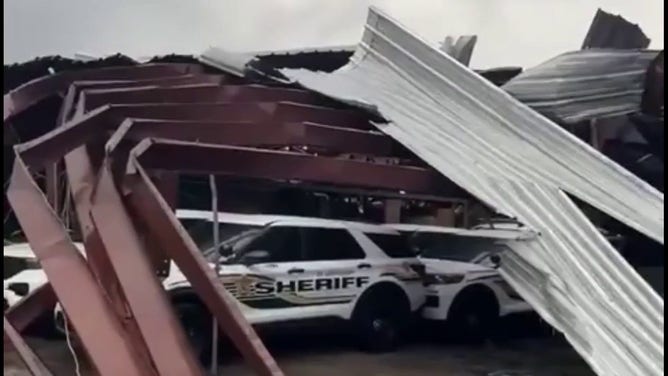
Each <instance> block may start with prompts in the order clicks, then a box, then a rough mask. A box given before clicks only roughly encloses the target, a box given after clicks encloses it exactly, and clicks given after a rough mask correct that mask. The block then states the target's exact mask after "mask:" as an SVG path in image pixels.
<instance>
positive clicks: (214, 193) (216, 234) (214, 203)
mask: <svg viewBox="0 0 668 376" xmlns="http://www.w3.org/2000/svg"><path fill="white" fill-rule="evenodd" d="M209 184H210V185H211V212H212V213H213V245H214V251H215V253H214V255H215V257H216V258H215V265H216V266H215V269H216V276H218V275H220V273H219V269H220V257H218V256H219V254H220V253H219V249H218V247H219V246H220V228H219V227H218V188H217V187H216V177H215V176H214V175H209ZM211 316H212V318H213V325H212V329H211V330H212V332H211V375H214V376H215V375H216V374H217V373H218V322H217V320H216V316H215V315H211Z"/></svg>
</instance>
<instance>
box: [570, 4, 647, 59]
mask: <svg viewBox="0 0 668 376" xmlns="http://www.w3.org/2000/svg"><path fill="white" fill-rule="evenodd" d="M649 42H650V40H649V38H647V36H646V35H645V33H643V31H642V30H641V29H640V27H639V26H638V25H636V24H632V23H630V22H629V21H627V20H625V19H624V17H621V16H615V15H613V14H610V13H608V12H605V11H603V10H602V9H600V8H599V9H598V10H597V11H596V15H595V16H594V19H593V20H592V22H591V26H589V31H587V35H586V36H585V39H584V42H582V49H583V50H584V49H589V48H615V49H641V48H647V46H649Z"/></svg>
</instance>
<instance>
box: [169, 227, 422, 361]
mask: <svg viewBox="0 0 668 376" xmlns="http://www.w3.org/2000/svg"><path fill="white" fill-rule="evenodd" d="M222 248H223V249H222V250H221V251H220V253H221V254H226V255H229V256H227V257H225V258H224V261H223V262H222V265H221V266H220V277H221V279H222V280H223V284H224V285H225V287H226V288H227V290H228V291H229V292H230V293H231V294H232V295H233V296H234V297H235V298H236V299H237V302H238V305H239V308H240V309H241V311H242V312H243V314H244V316H245V317H246V319H247V320H248V321H249V322H250V323H251V324H252V325H256V326H257V325H265V324H279V323H288V322H290V323H298V322H313V320H325V319H339V320H345V321H347V322H348V323H350V324H352V325H351V328H352V329H353V330H352V333H354V334H355V335H356V336H357V337H358V339H359V341H360V342H359V343H360V345H362V347H363V348H364V349H366V350H369V351H389V350H392V349H394V348H395V346H396V344H397V343H398V341H399V340H400V338H401V334H402V331H403V330H404V329H405V327H406V325H407V324H408V323H409V322H410V320H411V318H412V316H413V314H414V313H417V312H418V311H419V309H420V308H421V307H422V305H423V304H424V301H425V294H424V286H423V279H422V278H423V270H424V266H423V265H422V264H421V263H420V262H419V260H418V259H417V258H416V257H415V256H414V254H412V252H411V251H410V249H409V248H408V247H407V246H406V244H405V242H404V238H403V237H402V235H401V234H400V233H399V232H398V231H395V230H393V229H390V228H387V227H384V226H381V225H372V224H366V223H358V222H348V221H338V220H328V219H319V218H306V217H301V218H300V217H292V218H290V219H280V220H276V221H273V222H271V223H269V224H267V225H266V226H265V227H264V228H262V229H261V230H254V231H249V232H245V233H242V234H240V235H239V236H236V237H233V238H232V239H231V240H228V241H226V242H223V247H222ZM163 285H164V286H165V289H166V290H167V291H168V293H169V295H170V297H171V299H172V301H173V303H174V306H175V309H176V312H177V314H178V315H179V317H180V319H181V322H182V324H183V325H184V328H185V329H186V332H187V334H188V335H189V337H190V339H191V341H192V342H193V345H194V346H195V349H196V351H198V352H199V353H200V354H201V355H202V357H206V355H207V354H208V349H209V343H210V339H209V335H210V333H211V330H210V325H211V319H210V318H208V317H209V314H208V313H207V311H206V309H205V308H204V307H203V305H202V304H201V303H200V301H199V299H198V298H197V296H196V295H195V294H194V293H193V291H192V289H191V287H190V284H189V283H188V281H187V280H186V278H185V277H184V276H183V275H182V274H181V273H180V272H179V271H178V269H175V270H173V271H172V272H170V275H169V276H168V277H167V278H166V279H165V280H164V281H163Z"/></svg>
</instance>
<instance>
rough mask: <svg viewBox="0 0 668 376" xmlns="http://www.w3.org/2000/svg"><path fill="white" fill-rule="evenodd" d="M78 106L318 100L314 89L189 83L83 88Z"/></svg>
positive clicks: (84, 108) (300, 101) (308, 102)
mask: <svg viewBox="0 0 668 376" xmlns="http://www.w3.org/2000/svg"><path fill="white" fill-rule="evenodd" d="M79 98H80V99H79V104H78V105H79V106H80V107H82V108H83V110H84V111H90V110H92V109H94V108H97V107H100V106H104V105H107V104H133V103H134V104H137V103H198V102H200V103H216V102H229V101H231V100H234V101H235V102H273V101H283V102H294V103H302V104H314V105H315V104H318V103H319V102H322V100H321V99H320V98H318V97H317V96H316V95H315V94H314V93H312V92H309V91H305V90H297V89H285V88H277V87H268V86H260V85H222V86H220V85H211V84H205V85H189V86H173V85H171V86H170V87H143V88H142V87H140V88H113V89H109V88H104V89H86V90H83V91H82V92H81V95H80V97H79Z"/></svg>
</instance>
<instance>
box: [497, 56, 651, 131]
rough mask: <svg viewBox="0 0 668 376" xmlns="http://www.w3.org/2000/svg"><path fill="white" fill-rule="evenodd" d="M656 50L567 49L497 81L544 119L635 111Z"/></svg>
mask: <svg viewBox="0 0 668 376" xmlns="http://www.w3.org/2000/svg"><path fill="white" fill-rule="evenodd" d="M657 54H658V51H638V50H612V49H591V50H583V51H574V52H567V53H565V54H562V55H559V56H557V57H555V58H553V59H550V60H548V61H547V62H545V63H543V64H540V65H538V66H536V67H534V68H531V69H527V70H525V71H524V72H522V73H520V74H519V75H517V76H516V77H515V78H513V79H512V80H510V81H508V82H507V83H506V84H505V85H503V89H504V90H506V91H507V92H508V93H510V94H511V95H512V96H513V97H515V98H517V99H518V100H519V101H520V102H522V103H524V104H526V105H528V106H529V107H531V108H533V109H534V110H536V111H538V112H540V113H541V114H544V115H546V116H548V117H549V118H552V119H555V120H558V121H561V122H564V123H577V122H579V121H583V120H589V119H595V118H603V117H613V116H620V115H625V114H630V113H633V112H637V111H639V110H640V100H641V96H642V93H643V88H644V79H645V73H646V71H647V68H649V65H650V63H651V62H652V60H653V59H654V58H655V57H656V56H657Z"/></svg>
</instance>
